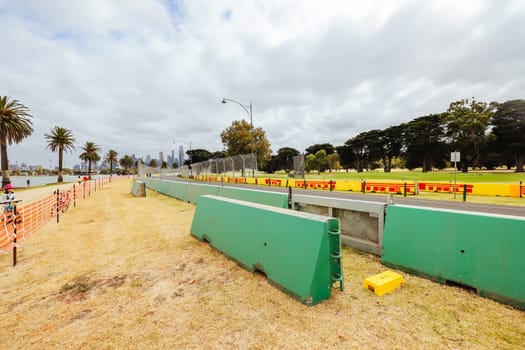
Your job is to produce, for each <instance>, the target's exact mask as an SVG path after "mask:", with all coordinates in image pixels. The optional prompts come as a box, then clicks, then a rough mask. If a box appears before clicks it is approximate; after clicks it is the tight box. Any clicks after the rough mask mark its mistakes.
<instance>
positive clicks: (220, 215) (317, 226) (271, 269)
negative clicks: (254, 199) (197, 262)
mask: <svg viewBox="0 0 525 350" xmlns="http://www.w3.org/2000/svg"><path fill="white" fill-rule="evenodd" d="M190 232H191V234H192V235H193V236H195V237H196V238H198V239H200V240H206V241H209V242H210V244H211V245H212V246H213V247H215V248H216V249H218V250H220V251H221V252H223V253H225V254H226V255H228V256H229V257H231V258H232V259H234V260H236V261H237V262H239V263H240V264H241V265H242V266H244V267H245V268H246V269H248V270H249V271H254V270H255V269H258V270H261V271H264V273H265V274H266V276H267V277H268V281H269V282H270V283H271V284H274V285H276V286H278V287H279V288H281V289H283V290H285V291H287V292H288V293H290V294H291V295H293V296H295V297H297V298H298V299H299V300H301V301H302V302H303V303H305V304H308V305H312V304H315V303H318V302H320V301H322V300H324V299H327V298H329V297H330V292H331V288H332V286H333V284H334V283H335V281H336V280H337V281H339V280H340V281H341V282H340V288H341V289H342V288H343V284H342V271H341V258H340V252H341V244H340V240H339V220H338V219H334V218H329V217H324V216H319V215H313V214H306V213H301V212H296V211H292V210H287V209H282V208H276V207H272V206H266V205H261V204H256V203H250V202H245V201H239V200H235V199H229V198H224V197H218V196H201V197H200V198H199V201H198V203H197V208H196V210H195V215H194V217H193V223H192V227H191V231H190Z"/></svg>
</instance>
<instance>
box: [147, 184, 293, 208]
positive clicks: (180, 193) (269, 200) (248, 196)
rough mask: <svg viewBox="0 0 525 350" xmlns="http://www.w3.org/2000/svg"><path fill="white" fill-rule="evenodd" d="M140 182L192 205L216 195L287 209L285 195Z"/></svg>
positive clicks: (238, 189)
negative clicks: (201, 197)
mask: <svg viewBox="0 0 525 350" xmlns="http://www.w3.org/2000/svg"><path fill="white" fill-rule="evenodd" d="M141 181H144V182H145V183H146V186H147V187H148V188H150V189H152V190H155V191H157V192H159V193H162V194H165V195H167V196H170V197H174V198H177V199H180V200H183V201H186V202H189V203H192V204H197V200H198V198H199V197H200V196H202V195H216V196H221V197H226V198H233V199H240V200H244V201H248V202H254V203H259V204H265V205H271V206H274V207H278V208H287V207H288V195H287V194H286V193H279V192H270V191H261V190H252V189H248V188H238V187H227V186H217V185H205V184H198V183H190V182H182V181H170V180H160V179H151V178H145V179H141Z"/></svg>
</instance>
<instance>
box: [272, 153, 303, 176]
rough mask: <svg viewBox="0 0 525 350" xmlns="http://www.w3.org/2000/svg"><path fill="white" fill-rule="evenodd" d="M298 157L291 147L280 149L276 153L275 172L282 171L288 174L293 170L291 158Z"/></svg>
mask: <svg viewBox="0 0 525 350" xmlns="http://www.w3.org/2000/svg"><path fill="white" fill-rule="evenodd" d="M298 155H299V151H298V150H296V149H295V148H291V147H282V148H279V150H278V151H277V155H276V156H275V160H274V164H275V168H276V169H275V170H280V169H282V170H284V171H285V172H289V171H290V170H292V169H293V158H294V157H295V156H298Z"/></svg>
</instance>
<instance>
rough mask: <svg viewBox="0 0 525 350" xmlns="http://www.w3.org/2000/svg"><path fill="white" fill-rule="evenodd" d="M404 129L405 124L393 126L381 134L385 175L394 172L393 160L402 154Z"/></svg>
mask: <svg viewBox="0 0 525 350" xmlns="http://www.w3.org/2000/svg"><path fill="white" fill-rule="evenodd" d="M404 127H405V126H404V125H403V124H402V125H396V126H391V127H389V128H386V129H385V130H383V131H382V133H381V142H380V143H381V154H382V158H383V171H384V172H385V173H389V172H390V171H391V170H392V159H393V158H394V157H398V156H399V155H400V154H401V148H402V147H403V142H402V135H403V128H404Z"/></svg>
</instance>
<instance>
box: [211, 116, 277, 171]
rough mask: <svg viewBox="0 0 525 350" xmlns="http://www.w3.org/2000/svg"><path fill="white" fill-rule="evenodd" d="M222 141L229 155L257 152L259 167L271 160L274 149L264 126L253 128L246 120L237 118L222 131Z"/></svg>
mask: <svg viewBox="0 0 525 350" xmlns="http://www.w3.org/2000/svg"><path fill="white" fill-rule="evenodd" d="M221 141H222V143H223V145H224V146H225V148H226V155H227V156H236V155H239V154H251V153H252V152H254V153H255V156H256V159H257V164H258V167H259V168H261V169H262V168H264V165H265V163H266V162H267V161H268V160H270V158H271V154H272V150H271V149H270V142H269V141H268V139H267V138H266V133H265V131H264V130H263V129H262V128H255V129H253V130H252V128H251V125H250V123H248V122H247V121H246V120H244V119H243V120H235V121H233V122H232V125H231V126H230V127H228V128H226V129H224V130H223V131H222V132H221Z"/></svg>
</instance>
